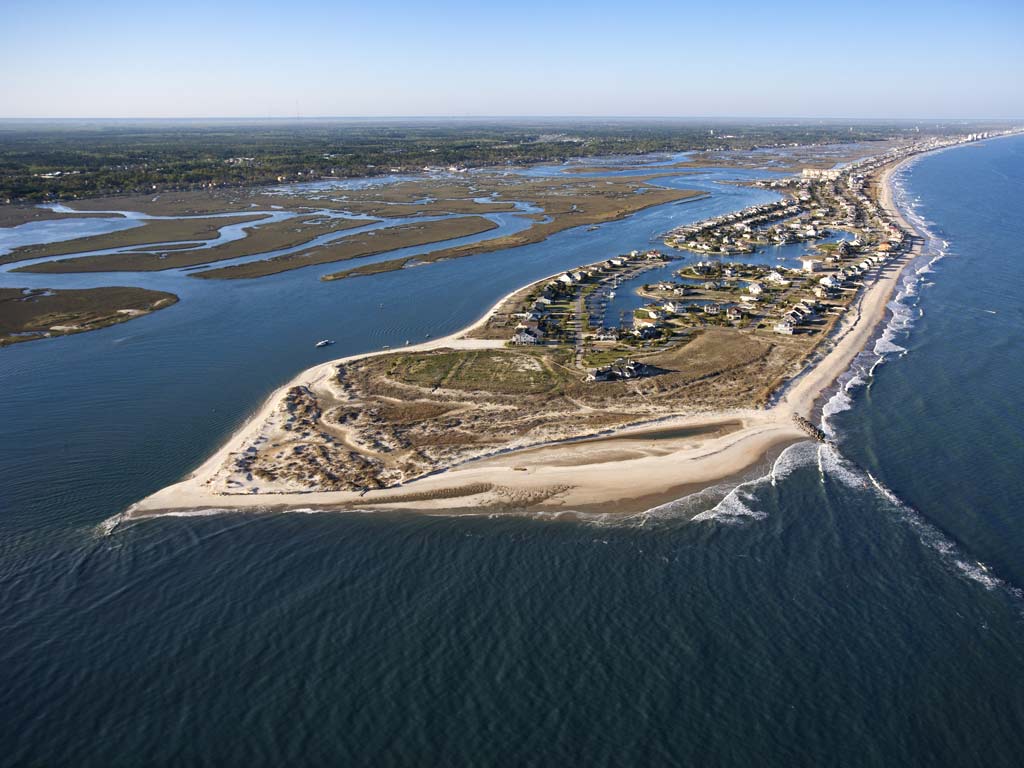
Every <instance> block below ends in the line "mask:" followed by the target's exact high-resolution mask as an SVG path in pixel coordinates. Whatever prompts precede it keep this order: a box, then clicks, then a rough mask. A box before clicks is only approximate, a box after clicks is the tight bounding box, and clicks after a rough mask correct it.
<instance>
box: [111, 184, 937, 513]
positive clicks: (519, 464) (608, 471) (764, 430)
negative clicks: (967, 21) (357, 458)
mask: <svg viewBox="0 0 1024 768" xmlns="http://www.w3.org/2000/svg"><path fill="white" fill-rule="evenodd" d="M898 167H899V165H898V164H897V165H895V166H892V167H889V168H887V169H886V170H884V171H882V172H881V174H880V176H879V180H878V183H879V185H880V195H879V203H880V204H881V205H882V206H883V207H884V208H886V209H887V210H888V211H889V212H890V213H891V214H892V215H893V216H894V217H895V218H896V219H897V220H898V221H900V222H901V224H902V225H903V226H904V227H905V229H906V230H907V231H908V232H914V229H913V227H912V226H911V225H910V224H909V223H908V222H907V221H906V220H905V219H904V218H903V216H902V215H901V214H900V213H899V211H898V210H897V209H896V207H895V205H894V203H893V199H892V190H891V176H892V174H893V172H894V171H895V170H896V169H897V168H898ZM919 252H920V243H919V240H918V239H916V238H915V240H914V245H913V247H912V248H911V249H910V251H909V252H908V253H907V254H905V255H903V256H901V257H900V258H899V259H895V260H893V261H891V262H890V263H888V264H886V265H884V266H883V267H881V268H880V271H879V273H878V276H877V277H876V278H875V280H874V282H872V283H871V284H869V285H868V286H867V287H866V288H865V289H864V290H863V291H861V293H860V295H859V297H858V300H857V301H856V302H855V303H854V305H852V306H851V307H850V309H849V310H848V311H847V312H846V313H845V315H844V317H843V319H842V321H841V323H840V325H839V327H838V328H837V330H836V332H835V333H834V334H833V336H832V338H831V340H830V343H829V349H828V351H827V352H826V353H825V354H824V356H823V357H822V358H821V359H820V360H819V361H818V362H817V363H816V364H814V365H811V366H808V367H807V368H806V369H805V370H804V371H802V372H801V374H800V375H798V376H797V377H796V378H794V379H793V380H791V381H790V382H789V383H788V384H787V385H786V386H785V388H784V389H783V390H782V391H781V394H779V395H778V396H777V397H776V398H775V401H774V403H773V404H772V405H770V406H769V407H768V408H766V409H760V410H757V409H744V410H735V411H729V412H722V413H714V414H708V413H703V414H696V415H690V416H680V417H678V418H671V419H666V420H662V421H659V422H658V423H657V425H656V426H653V425H647V426H642V427H633V428H627V429H622V430H616V431H615V432H613V433H612V434H611V435H607V436H602V437H597V438H594V439H587V440H583V441H573V442H570V443H557V444H552V445H547V446H540V447H532V448H530V449H528V450H523V451H510V452H508V453H504V454H500V455H497V456H493V457H490V458H487V459H481V460H477V461H472V462H467V463H466V464H464V465H461V466H457V467H454V468H452V469H449V470H447V471H444V472H439V473H437V474H434V475H430V476H427V477H424V478H421V479H419V480H416V481H414V482H411V483H407V484H406V485H404V486H401V487H396V488H389V489H385V490H374V491H373V492H371V493H369V494H367V495H365V496H361V495H360V494H358V493H353V492H337V491H332V492H308V493H275V494H252V495H238V494H234V495H224V494H217V493H213V492H211V491H210V490H209V489H208V488H207V487H206V486H205V483H206V482H207V481H208V480H209V479H210V478H211V477H213V475H214V474H215V473H216V472H217V471H218V470H219V469H220V467H221V466H222V465H223V464H224V462H225V460H226V459H227V458H228V457H229V455H230V454H232V453H235V452H238V451H239V450H241V449H242V447H243V446H246V445H248V444H249V443H250V441H251V440H252V439H254V438H255V437H256V436H257V435H258V434H259V432H260V429H261V428H262V426H263V424H264V422H265V421H266V420H267V418H268V417H269V416H270V415H271V414H272V413H273V411H274V409H275V408H276V407H277V405H278V402H279V400H280V399H281V397H282V396H283V395H284V393H286V392H287V391H288V389H289V388H291V387H293V386H296V385H305V386H313V385H315V384H317V383H320V382H323V381H324V380H325V378H326V377H329V376H331V375H332V373H333V371H334V370H335V369H336V367H337V365H338V364H339V363H343V362H347V361H350V360H353V359H358V358H362V357H366V356H367V355H357V356H353V357H349V358H342V359H340V360H333V361H331V362H329V363H324V364H322V365H319V366H316V367H314V368H311V369H308V370H306V371H304V372H302V373H301V374H299V375H298V376H297V377H295V379H293V380H292V381H291V382H289V383H288V384H286V385H285V386H284V387H281V388H280V389H278V390H277V391H276V392H274V393H273V394H272V395H271V396H270V397H269V398H268V399H267V401H266V402H265V403H264V404H263V406H262V407H261V408H260V409H259V410H258V411H257V412H256V413H255V414H254V415H253V417H252V418H251V419H250V420H249V421H248V422H247V423H246V424H245V425H244V426H243V427H242V428H241V429H240V430H239V431H238V432H236V433H235V435H233V436H232V437H231V439H230V440H228V442H227V443H226V444H225V445H224V446H223V447H222V448H221V449H220V450H219V451H217V452H216V453H215V454H214V455H213V456H211V457H210V458H209V459H207V461H206V462H204V463H203V464H202V466H200V467H199V468H198V469H197V470H196V471H195V472H193V473H192V474H191V475H190V476H189V477H188V478H186V479H185V480H182V481H181V482H179V483H177V484H175V485H171V486H168V487H167V488H164V489H162V490H161V491H158V492H157V493H155V494H153V495H152V496H149V497H147V498H145V499H143V500H142V501H140V502H138V503H137V504H135V505H134V506H133V507H132V508H130V509H129V510H128V512H127V516H128V517H143V516H149V515H156V514H160V513H162V512H173V511H180V510H185V509H274V508H289V507H302V508H316V507H323V508H331V509H350V508H358V509H414V510H425V511H429V510H452V509H453V508H454V509H466V510H469V509H473V510H476V511H477V512H480V511H501V510H522V509H545V510H553V511H557V510H566V511H571V510H582V509H591V510H592V509H598V508H603V509H605V510H606V511H619V512H632V511H637V507H638V505H640V504H641V503H642V505H646V507H651V506H655V505H656V504H658V503H663V502H666V501H670V500H672V499H675V498H679V497H681V496H682V495H684V494H685V493H687V492H692V491H694V490H698V489H700V488H704V487H707V486H710V485H714V484H717V483H719V482H722V481H723V480H725V479H727V478H735V477H739V476H741V475H742V474H743V473H744V472H749V471H750V470H751V469H752V468H754V467H756V466H758V465H759V464H761V463H763V462H764V461H765V458H766V456H768V455H769V454H777V453H778V452H779V451H780V450H781V449H782V448H783V447H785V446H787V445H791V444H793V443H796V442H799V441H801V440H805V439H807V438H806V435H805V434H804V433H803V432H802V431H801V430H800V429H799V428H798V427H797V426H796V425H795V424H794V422H793V416H794V415H800V416H804V417H808V416H810V415H811V414H812V413H813V412H814V409H815V407H816V405H818V403H819V401H820V399H821V398H822V396H823V394H824V393H826V391H827V390H828V389H829V388H830V387H831V386H832V385H833V384H834V383H835V381H836V380H837V379H838V377H839V376H840V375H841V374H842V373H843V372H845V371H846V370H847V369H848V368H849V366H850V364H851V363H852V361H853V359H854V358H855V357H856V356H857V354H859V353H860V351H861V350H862V349H864V348H865V346H866V345H867V344H868V343H869V342H870V341H871V339H872V338H873V336H874V335H875V333H876V332H877V329H878V328H879V326H880V323H881V322H882V321H883V320H884V319H885V317H886V314H887V312H888V310H887V305H888V303H889V301H890V300H891V298H892V296H893V294H894V291H895V289H896V287H897V284H898V281H899V277H900V273H901V272H902V270H903V268H904V267H905V266H906V264H907V263H908V262H910V261H911V260H913V258H914V257H915V256H916V255H918V253H919ZM519 290H521V288H520V289H517V290H516V291H514V292H512V293H510V294H509V296H511V295H513V294H514V293H517V292H518V291H519ZM507 298H508V297H505V298H503V299H502V300H501V301H499V302H498V303H497V304H496V305H495V306H494V307H493V308H492V309H491V310H490V311H489V312H488V313H487V314H486V315H484V316H483V317H482V318H480V320H478V321H477V322H476V323H474V324H473V325H471V326H469V327H468V328H465V329H463V330H462V331H460V332H458V333H456V334H452V335H451V336H448V337H444V338H439V339H435V340H433V341H431V342H428V343H425V344H419V345H416V346H410V347H405V348H403V349H404V350H405V351H415V350H421V351H422V350H428V349H437V348H440V347H451V348H453V349H487V348H500V347H502V346H503V342H502V341H500V340H490V339H472V338H466V336H467V335H470V334H471V332H472V331H474V330H476V329H478V328H479V327H481V326H482V325H483V324H484V323H485V322H486V321H487V319H488V317H490V316H491V314H493V313H494V312H495V311H496V310H497V308H498V307H500V306H501V305H502V304H503V303H504V301H505V300H506V299H507ZM388 353H389V351H383V352H378V353H373V354H388ZM687 428H688V429H692V430H696V431H698V432H700V431H702V430H703V431H705V432H706V433H705V434H687V435H683V436H677V437H669V438H667V439H652V435H651V434H650V433H651V432H652V430H654V431H662V432H663V431H666V430H680V429H687ZM633 435H635V437H636V439H630V438H631V436H633ZM653 438H657V436H656V435H655V436H653Z"/></svg>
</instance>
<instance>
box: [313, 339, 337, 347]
mask: <svg viewBox="0 0 1024 768" xmlns="http://www.w3.org/2000/svg"><path fill="white" fill-rule="evenodd" d="M333 343H334V340H333V339H320V341H318V342H317V343H316V346H318V347H329V346H331V344H333Z"/></svg>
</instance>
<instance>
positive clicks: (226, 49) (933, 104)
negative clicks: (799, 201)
mask: <svg viewBox="0 0 1024 768" xmlns="http://www.w3.org/2000/svg"><path fill="white" fill-rule="evenodd" d="M1022 33H1024V2H1022V0H1014V1H1012V2H1011V1H1010V0H975V2H961V1H960V0H937V1H935V2H927V3H926V2H920V1H919V0H905V1H904V0H888V1H887V2H880V1H879V0H864V2H859V3H852V2H828V1H827V0H825V1H824V2H822V1H819V2H813V3H812V2H805V1H804V0H787V1H786V2H767V1H766V0H732V2H716V1H715V0H706V1H705V2H702V3H694V2H690V1H689V0H676V1H675V2H660V1H646V0H641V1H640V2H632V3H630V2H621V1H620V2H616V3H611V2H606V1H605V0H590V2H579V1H578V0H563V1H561V2H560V1H559V0H543V1H539V0H519V1H518V2H501V3H498V2H489V1H488V0H477V1H476V2H464V1H463V0H433V1H427V2H424V1H422V0H421V1H420V2H408V1H407V0H401V1H399V2H395V1H394V0H377V1H376V2H375V1H374V0H368V1H367V2H361V3H352V2H348V0H336V1H334V2H332V1H331V0H292V1H291V2H281V1H280V0H277V2H264V0H249V1H248V2H243V1H242V0H205V1H204V2H197V1H196V0H179V1H178V2H167V0H160V1H159V2H152V1H151V0H135V1H134V2H121V1H109V0H89V1H88V2H87V1H85V0H77V1H75V0H47V2H40V0H30V1H26V0H0V40H2V41H3V50H4V56H3V66H2V67H0V117H5V118H12V117H37V118H45V117H90V118H97V117H99V118H102V117H122V118H128V117H131V118H150V117H154V118H155V117H171V118H173V117H297V116H298V117H325V116H337V117H343V116H417V115H423V116H483V115H487V116H539V115H548V116H608V115H620V116H671V117H676V116H678V117H709V116H729V117H863V118H898V117H906V118H1007V119H1021V118H1024V53H1022V51H1024V45H1022V41H1021V37H1022Z"/></svg>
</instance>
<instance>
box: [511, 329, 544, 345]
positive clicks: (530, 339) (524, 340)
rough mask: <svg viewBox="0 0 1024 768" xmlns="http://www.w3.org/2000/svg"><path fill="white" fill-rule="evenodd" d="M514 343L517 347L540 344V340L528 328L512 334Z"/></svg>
mask: <svg viewBox="0 0 1024 768" xmlns="http://www.w3.org/2000/svg"><path fill="white" fill-rule="evenodd" d="M512 343H513V344H515V345H516V346H522V345H525V344H539V343H540V339H539V338H538V337H536V336H534V335H533V334H532V333H530V331H529V330H528V329H526V328H518V329H516V332H515V333H514V334H512Z"/></svg>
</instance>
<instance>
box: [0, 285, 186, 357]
mask: <svg viewBox="0 0 1024 768" xmlns="http://www.w3.org/2000/svg"><path fill="white" fill-rule="evenodd" d="M177 300H178V297H177V296H175V295H174V294H173V293H165V292H163V291H151V290H147V289H145V288H126V287H109V288H85V289H76V290H59V291H55V290H41V289H34V290H27V289H21V288H0V346H6V345H8V344H15V343H18V342H21V341H33V340H35V339H41V338H45V337H47V336H63V335H66V334H69V333H81V332H83V331H92V330H96V329H97V328H103V327H105V326H108V325H114V324H115V323H123V322H125V321H127V320H131V319H132V318H134V317H138V316H140V315H144V314H148V313H149V312H152V311H154V310H157V309H163V308H165V307H169V306H171V305H172V304H174V303H175V302H176V301H177Z"/></svg>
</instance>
